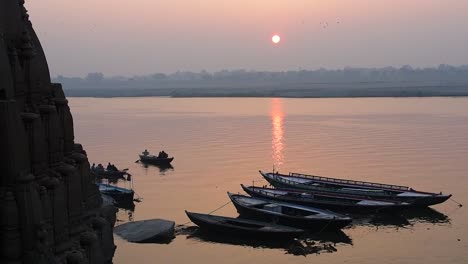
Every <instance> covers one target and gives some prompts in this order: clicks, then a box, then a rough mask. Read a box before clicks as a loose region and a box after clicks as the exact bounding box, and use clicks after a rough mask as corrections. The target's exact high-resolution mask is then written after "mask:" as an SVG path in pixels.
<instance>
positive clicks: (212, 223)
mask: <svg viewBox="0 0 468 264" xmlns="http://www.w3.org/2000/svg"><path fill="white" fill-rule="evenodd" d="M185 213H186V214H187V216H188V218H190V220H191V221H192V222H193V223H194V224H196V225H198V226H199V227H200V229H201V230H204V231H208V232H215V233H228V234H231V235H236V236H252V237H256V238H257V237H297V236H300V235H301V234H302V233H304V230H303V229H298V228H293V227H288V226H282V225H277V224H272V223H267V222H261V221H254V220H248V219H242V218H232V217H225V216H217V215H209V214H199V213H193V212H188V211H185Z"/></svg>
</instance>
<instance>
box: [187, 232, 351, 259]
mask: <svg viewBox="0 0 468 264" xmlns="http://www.w3.org/2000/svg"><path fill="white" fill-rule="evenodd" d="M187 238H188V239H194V240H198V241H202V242H207V243H219V244H229V245H234V246H243V247H252V248H268V249H278V250H283V251H285V253H287V254H294V255H308V254H317V253H323V252H329V253H333V252H336V251H338V250H339V248H340V247H342V246H346V245H352V240H351V238H350V237H349V236H347V235H346V234H345V233H344V232H343V231H334V232H320V233H317V234H308V233H305V234H303V235H302V236H300V237H299V238H294V239H252V238H251V237H239V236H226V235H224V234H218V233H207V232H202V231H201V230H200V229H198V228H196V229H194V230H190V233H187Z"/></svg>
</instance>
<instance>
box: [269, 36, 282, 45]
mask: <svg viewBox="0 0 468 264" xmlns="http://www.w3.org/2000/svg"><path fill="white" fill-rule="evenodd" d="M271 41H273V43H275V44H278V43H279V42H280V41H281V38H280V36H278V35H274V36H273V37H271Z"/></svg>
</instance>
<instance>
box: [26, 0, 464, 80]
mask: <svg viewBox="0 0 468 264" xmlns="http://www.w3.org/2000/svg"><path fill="white" fill-rule="evenodd" d="M26 8H27V9H28V10H30V11H31V12H30V15H31V20H32V22H33V24H34V27H35V30H36V32H37V34H38V35H39V38H40V39H41V41H42V45H43V47H44V50H45V52H46V55H47V58H48V62H49V67H50V70H51V74H52V76H57V75H65V76H86V74H87V73H89V72H102V73H104V74H105V75H106V76H113V75H125V76H128V75H145V74H151V73H155V72H161V73H172V72H176V71H193V72H199V71H201V70H207V71H210V72H214V71H218V70H221V69H247V70H257V71H283V70H300V69H307V70H316V69H319V68H327V69H339V68H344V67H346V66H351V67H365V68H373V67H385V66H394V67H401V66H403V65H411V66H413V67H415V68H418V67H436V66H437V65H439V64H450V65H464V64H467V63H468V52H466V46H467V44H468V27H467V25H468V17H467V16H466V10H468V1H456V0H448V1H440V0H414V1H411V2H408V1H403V0H397V1H388V0H378V1H375V0H356V1H346V2H342V1H337V0H335V1H325V0H316V1H310V0H295V1H292V0H291V1H266V0H257V1H249V2H244V1H232V0H226V1H222V2H220V1H214V0H199V1H181V0H173V1H158V2H154V1H150V0H139V1H133V2H129V1H119V0H113V1H111V0H101V1H98V2H96V1H91V0H83V1H71V0H60V1H59V0H43V1H28V0H26ZM274 34H279V35H280V36H281V42H280V43H279V44H277V45H274V44H272V43H271V36H272V35H274Z"/></svg>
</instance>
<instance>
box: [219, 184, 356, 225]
mask: <svg viewBox="0 0 468 264" xmlns="http://www.w3.org/2000/svg"><path fill="white" fill-rule="evenodd" d="M228 196H229V198H230V199H231V201H232V203H233V204H234V206H235V207H236V209H237V212H238V213H239V214H240V215H241V216H245V217H248V218H254V219H259V220H263V221H273V222H274V223H278V224H281V225H287V226H293V227H299V228H303V229H307V230H325V229H327V230H333V229H341V228H343V227H345V226H347V225H349V224H350V223H351V221H352V219H351V218H350V217H347V216H344V215H341V214H337V213H334V212H332V211H329V210H323V209H317V208H312V207H307V206H301V205H295V204H289V203H283V202H276V201H273V200H268V199H263V198H256V197H249V196H245V195H240V194H232V193H228Z"/></svg>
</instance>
